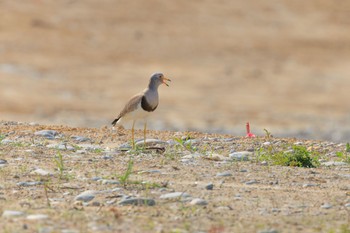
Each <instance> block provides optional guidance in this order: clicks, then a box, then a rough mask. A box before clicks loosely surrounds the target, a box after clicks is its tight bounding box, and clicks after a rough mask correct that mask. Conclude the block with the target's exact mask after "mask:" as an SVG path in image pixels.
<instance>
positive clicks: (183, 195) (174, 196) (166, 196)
mask: <svg viewBox="0 0 350 233" xmlns="http://www.w3.org/2000/svg"><path fill="white" fill-rule="evenodd" d="M187 197H191V195H189V194H188V193H184V192H173V193H166V194H163V195H161V196H160V197H159V198H160V199H177V198H187Z"/></svg>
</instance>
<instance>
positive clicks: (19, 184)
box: [17, 181, 43, 187]
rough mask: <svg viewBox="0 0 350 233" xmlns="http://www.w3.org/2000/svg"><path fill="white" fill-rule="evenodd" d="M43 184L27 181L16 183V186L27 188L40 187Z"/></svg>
mask: <svg viewBox="0 0 350 233" xmlns="http://www.w3.org/2000/svg"><path fill="white" fill-rule="evenodd" d="M42 184H43V182H41V181H29V182H18V183H17V185H18V186H23V187H29V186H36V185H42Z"/></svg>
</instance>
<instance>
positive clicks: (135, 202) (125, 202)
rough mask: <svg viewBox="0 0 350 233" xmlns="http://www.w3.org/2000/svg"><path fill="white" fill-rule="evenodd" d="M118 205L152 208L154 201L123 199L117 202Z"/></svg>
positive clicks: (147, 199)
mask: <svg viewBox="0 0 350 233" xmlns="http://www.w3.org/2000/svg"><path fill="white" fill-rule="evenodd" d="M118 204H119V205H138V206H140V205H146V206H154V205H155V204H156V201H155V200H154V199H150V198H129V199H124V200H121V201H120V202H118Z"/></svg>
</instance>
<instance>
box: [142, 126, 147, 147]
mask: <svg viewBox="0 0 350 233" xmlns="http://www.w3.org/2000/svg"><path fill="white" fill-rule="evenodd" d="M146 129H147V120H145V124H144V127H143V149H145V148H146Z"/></svg>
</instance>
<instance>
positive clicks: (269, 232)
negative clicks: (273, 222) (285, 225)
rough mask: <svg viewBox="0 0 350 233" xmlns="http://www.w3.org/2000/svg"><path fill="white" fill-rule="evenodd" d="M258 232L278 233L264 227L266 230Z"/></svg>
mask: <svg viewBox="0 0 350 233" xmlns="http://www.w3.org/2000/svg"><path fill="white" fill-rule="evenodd" d="M258 233H278V231H277V230H275V229H266V230H262V231H258Z"/></svg>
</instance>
